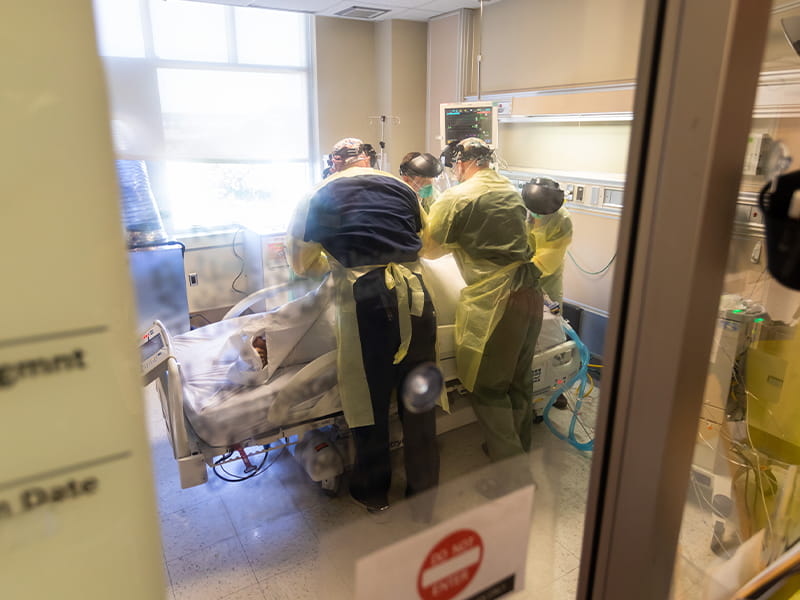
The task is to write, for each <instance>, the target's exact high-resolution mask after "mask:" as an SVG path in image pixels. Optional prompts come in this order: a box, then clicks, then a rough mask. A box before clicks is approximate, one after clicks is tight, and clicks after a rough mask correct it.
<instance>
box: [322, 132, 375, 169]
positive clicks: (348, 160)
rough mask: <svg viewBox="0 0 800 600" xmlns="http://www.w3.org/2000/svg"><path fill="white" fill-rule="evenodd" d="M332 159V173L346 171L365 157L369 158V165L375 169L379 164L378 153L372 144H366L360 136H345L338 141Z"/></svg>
mask: <svg viewBox="0 0 800 600" xmlns="http://www.w3.org/2000/svg"><path fill="white" fill-rule="evenodd" d="M330 159H331V164H332V167H331V172H332V173H338V172H339V171H344V170H345V169H346V168H348V167H350V166H352V165H353V164H354V163H356V162H358V161H360V160H364V159H368V160H369V166H370V167H371V168H373V169H374V168H375V166H376V165H377V164H378V154H377V153H376V152H375V149H374V148H373V147H372V144H365V143H364V142H362V141H361V140H359V139H358V138H345V139H343V140H341V141H339V142H337V143H336V145H334V147H333V151H332V152H331V154H330Z"/></svg>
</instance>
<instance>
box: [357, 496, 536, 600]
mask: <svg viewBox="0 0 800 600" xmlns="http://www.w3.org/2000/svg"><path fill="white" fill-rule="evenodd" d="M532 503H533V486H532V485H530V486H527V487H524V488H521V489H519V490H517V491H515V492H513V493H511V494H508V495H506V496H503V497H502V498H498V499H497V500H494V501H492V502H489V503H487V504H484V505H482V506H479V507H478V508H474V509H472V510H469V511H467V512H464V513H461V514H459V515H456V516H455V517H453V518H452V519H449V520H447V521H445V522H443V523H440V524H438V525H436V526H435V527H432V528H430V529H427V530H425V531H423V532H421V533H418V534H416V535H414V536H411V537H409V538H406V539H404V540H402V541H400V542H397V543H395V544H392V545H391V546H387V547H386V548H383V549H381V550H379V551H377V552H374V553H372V554H370V555H368V556H365V557H364V558H361V559H360V560H359V561H358V562H357V563H356V582H355V583H356V592H355V597H356V600H367V599H369V600H374V599H375V598H382V599H384V600H408V599H418V600H473V599H474V600H492V599H493V598H499V597H501V596H503V595H505V594H507V593H509V592H512V591H519V590H522V589H524V587H525V563H526V557H527V553H528V537H529V535H530V521H531V507H532Z"/></svg>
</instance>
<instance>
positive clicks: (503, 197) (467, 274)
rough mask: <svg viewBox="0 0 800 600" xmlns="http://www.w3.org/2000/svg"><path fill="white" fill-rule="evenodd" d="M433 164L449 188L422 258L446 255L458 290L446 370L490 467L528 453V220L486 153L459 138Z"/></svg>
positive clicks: (532, 312)
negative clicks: (452, 357)
mask: <svg viewBox="0 0 800 600" xmlns="http://www.w3.org/2000/svg"><path fill="white" fill-rule="evenodd" d="M443 159H444V161H445V164H447V166H451V165H452V168H453V170H454V172H455V175H456V178H457V179H458V181H459V184H458V185H456V186H454V187H451V188H449V189H448V190H446V191H445V192H443V193H442V195H441V196H439V198H438V199H437V200H436V202H434V203H433V205H432V206H431V210H430V213H429V215H428V226H427V228H426V230H425V232H424V235H423V239H424V242H425V244H424V249H423V256H426V257H429V258H436V257H438V256H441V255H443V254H445V253H447V252H452V253H453V255H454V258H455V260H456V263H457V264H458V266H459V269H460V270H461V274H462V276H463V278H464V281H465V282H466V284H467V286H466V287H465V288H464V289H463V290H462V292H461V297H460V299H459V303H458V306H457V308H456V323H455V342H456V366H457V369H458V375H459V378H460V379H461V382H462V384H463V385H464V387H465V388H466V389H467V390H469V391H470V392H472V394H471V401H472V406H473V409H474V410H475V414H476V416H477V418H478V422H479V423H480V425H481V428H482V430H483V434H484V437H485V439H486V449H487V451H488V454H489V457H490V458H491V459H492V460H493V461H496V460H500V459H503V458H507V457H511V456H514V455H518V454H521V453H523V452H527V451H528V450H529V449H530V445H531V427H532V422H533V409H532V400H533V399H532V392H533V372H532V369H531V364H532V361H533V354H534V348H535V346H536V339H537V337H538V336H539V330H540V328H541V324H542V294H541V292H540V290H539V274H540V273H539V269H538V268H537V267H536V266H535V265H534V264H533V262H531V258H532V256H533V250H532V248H531V247H530V246H529V243H528V229H527V222H526V221H527V214H528V211H527V209H526V208H525V204H524V203H523V202H522V198H521V197H520V194H519V192H518V191H517V190H516V189H515V187H514V186H513V185H512V184H511V182H510V181H509V180H508V179H506V178H505V177H503V176H502V175H500V174H498V173H497V172H496V171H495V170H494V169H492V160H493V150H492V149H491V148H490V147H489V146H488V145H487V144H486V143H485V142H484V141H483V140H481V139H479V138H467V139H464V140H462V141H461V142H459V143H458V144H457V145H451V146H448V148H447V149H446V150H445V152H444V153H443ZM448 163H449V164H448Z"/></svg>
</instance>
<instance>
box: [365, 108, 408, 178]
mask: <svg viewBox="0 0 800 600" xmlns="http://www.w3.org/2000/svg"><path fill="white" fill-rule="evenodd" d="M367 118H368V119H369V122H370V124H372V123H373V122H375V121H377V120H379V121H380V122H381V139H380V141H379V142H378V145H379V146H380V147H381V151H380V156H379V158H378V167H379V168H380V170H381V171H387V170H388V165H387V164H386V162H387V161H386V152H385V148H386V142H385V141H384V128H385V127H386V119H391V122H392V123H393V124H395V125H399V124H400V117H395V116H392V115H390V116H386V115H380V116H376V117H367Z"/></svg>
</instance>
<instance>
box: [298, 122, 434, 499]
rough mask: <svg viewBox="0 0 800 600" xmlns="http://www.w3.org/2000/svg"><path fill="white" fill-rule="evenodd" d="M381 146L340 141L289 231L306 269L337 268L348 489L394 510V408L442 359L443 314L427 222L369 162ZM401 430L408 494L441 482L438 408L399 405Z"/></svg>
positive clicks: (395, 181) (410, 196)
mask: <svg viewBox="0 0 800 600" xmlns="http://www.w3.org/2000/svg"><path fill="white" fill-rule="evenodd" d="M372 157H374V152H371V151H370V147H369V146H368V145H367V144H364V143H363V142H362V141H361V140H359V139H356V138H345V139H343V140H341V141H340V142H338V143H337V144H336V145H335V146H334V148H333V152H332V154H331V162H332V165H333V167H334V169H333V173H332V174H331V175H330V176H329V177H327V178H326V179H325V180H324V181H323V182H322V184H320V185H319V186H318V187H317V188H316V189H315V190H314V192H313V193H312V194H311V195H310V196H309V197H307V198H306V199H305V200H304V201H303V202H301V203H300V204H299V205H298V207H297V210H296V212H295V214H294V217H293V219H292V223H291V225H290V227H289V235H288V236H287V250H288V254H289V258H290V263H291V266H292V268H293V269H294V270H295V272H297V273H298V274H301V275H303V274H305V275H322V274H323V273H325V272H326V271H327V270H328V269H330V270H331V275H332V276H333V282H334V286H335V289H336V291H335V297H336V309H337V311H336V319H337V342H338V360H337V369H338V389H339V396H340V398H341V401H342V409H343V411H344V416H345V419H346V421H347V424H348V426H349V427H350V429H351V432H352V436H353V441H354V444H355V449H356V464H355V465H354V469H353V473H352V476H351V479H350V494H351V496H352V497H353V499H355V500H356V502H358V503H359V504H360V505H362V506H363V507H365V508H367V510H368V511H370V512H378V511H381V510H384V509H386V508H388V505H389V498H388V492H389V488H390V486H391V472H392V469H391V461H390V455H389V413H390V407H391V401H392V398H393V397H400V392H401V390H402V385H403V383H404V380H405V377H406V376H407V374H408V373H409V372H410V371H411V369H413V368H414V367H415V366H417V365H419V364H421V363H424V362H435V361H436V315H435V313H434V309H433V304H432V302H431V298H430V296H429V294H428V291H427V289H426V288H425V285H424V282H423V279H422V274H421V269H420V264H419V261H418V254H419V250H420V249H421V247H422V240H421V238H420V231H421V229H422V226H423V221H422V216H421V209H420V205H419V201H418V199H417V196H416V194H415V193H414V191H413V190H412V189H411V188H410V187H409V186H408V185H407V184H406V183H404V182H403V181H401V180H400V179H399V178H397V177H394V176H393V175H390V174H389V173H384V172H382V171H377V170H375V169H373V168H371V167H370V165H371V163H372V160H371V158H372ZM397 410H398V413H399V416H400V420H401V422H402V427H403V453H404V461H405V470H406V496H412V495H415V494H418V493H420V492H422V491H425V490H428V489H430V488H433V487H434V486H436V485H437V483H438V480H439V451H438V448H437V445H436V422H435V415H434V411H433V410H428V411H426V412H417V413H415V412H412V411H411V410H405V408H404V406H403V403H402V402H397Z"/></svg>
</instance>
